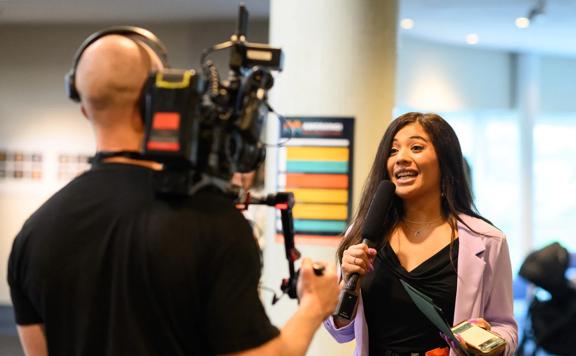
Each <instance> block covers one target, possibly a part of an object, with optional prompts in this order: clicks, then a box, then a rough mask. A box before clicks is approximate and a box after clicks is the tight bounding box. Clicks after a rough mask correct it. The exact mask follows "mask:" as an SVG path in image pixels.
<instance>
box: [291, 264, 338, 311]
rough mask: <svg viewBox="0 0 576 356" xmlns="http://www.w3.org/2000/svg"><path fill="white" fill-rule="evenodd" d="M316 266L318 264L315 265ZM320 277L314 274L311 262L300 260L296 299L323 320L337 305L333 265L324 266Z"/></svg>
mask: <svg viewBox="0 0 576 356" xmlns="http://www.w3.org/2000/svg"><path fill="white" fill-rule="evenodd" d="M317 264H318V263H317ZM322 265H324V266H325V268H324V272H323V274H322V275H320V276H319V275H317V274H316V273H314V269H313V266H312V261H311V260H310V259H309V258H303V259H302V265H301V266H300V278H299V279H298V297H299V298H300V303H301V305H303V306H306V307H308V306H309V307H311V308H310V310H312V311H315V312H317V313H319V315H320V317H321V318H320V320H324V319H325V318H327V317H328V316H329V315H331V314H332V313H333V312H334V309H336V305H337V304H338V294H339V291H340V288H339V287H338V276H337V274H336V268H335V266H334V265H333V264H324V263H322Z"/></svg>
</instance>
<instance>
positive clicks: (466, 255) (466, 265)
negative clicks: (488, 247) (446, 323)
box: [454, 223, 486, 324]
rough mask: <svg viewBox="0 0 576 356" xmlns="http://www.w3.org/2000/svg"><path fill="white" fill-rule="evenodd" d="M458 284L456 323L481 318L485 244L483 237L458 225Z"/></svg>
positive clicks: (455, 309)
mask: <svg viewBox="0 0 576 356" xmlns="http://www.w3.org/2000/svg"><path fill="white" fill-rule="evenodd" d="M458 239H459V247H458V282H457V287H456V304H455V307H454V323H455V324H456V323H459V322H461V321H464V320H467V319H469V318H471V317H472V316H473V315H475V316H481V314H480V306H481V298H482V288H483V285H482V276H483V275H484V267H485V265H486V262H484V258H483V252H484V250H485V245H484V242H483V241H482V237H481V236H476V235H473V233H472V232H471V231H470V230H469V229H468V228H467V227H466V226H464V225H462V224H461V223H458Z"/></svg>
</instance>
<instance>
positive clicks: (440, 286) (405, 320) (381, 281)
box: [362, 239, 458, 355]
mask: <svg viewBox="0 0 576 356" xmlns="http://www.w3.org/2000/svg"><path fill="white" fill-rule="evenodd" d="M450 251H452V260H450ZM457 263H458V239H456V240H455V241H454V243H453V244H452V248H450V245H447V246H446V247H444V248H443V249H442V250H441V251H439V252H438V253H436V254H435V255H434V256H432V257H430V258H429V259H428V260H426V261H424V262H423V263H422V264H420V265H419V266H418V267H416V268H415V269H413V270H412V271H410V272H407V271H406V270H405V269H404V267H402V265H401V264H400V261H399V260H398V256H396V254H395V253H394V250H392V248H391V247H390V245H389V244H387V245H386V246H384V247H383V248H382V249H381V250H380V251H378V254H377V255H376V258H375V261H374V271H373V272H372V273H369V274H367V275H366V276H365V278H364V279H363V280H362V298H363V303H364V304H363V305H364V315H365V317H366V322H367V325H368V335H369V349H370V354H371V355H382V354H383V350H392V351H396V352H411V351H412V352H416V351H418V352H423V351H427V350H431V349H434V348H436V347H445V346H446V343H445V341H444V340H443V339H442V338H441V337H440V335H439V331H438V329H437V328H436V327H435V326H434V325H433V324H432V323H431V322H430V321H429V320H428V319H427V318H426V317H425V316H424V314H422V312H420V310H418V308H417V307H416V305H415V304H414V302H412V300H411V299H410V297H409V296H408V294H407V293H406V291H405V290H404V288H403V287H402V285H401V284H400V280H399V278H402V279H403V280H405V281H406V282H408V283H409V284H411V285H412V286H413V287H415V288H416V289H418V290H419V291H421V292H423V293H424V294H426V295H428V296H429V297H431V298H432V300H433V301H434V303H435V304H437V305H438V306H439V307H440V308H441V309H442V310H443V312H444V315H445V317H446V320H447V322H448V323H449V325H452V324H453V319H454V304H455V300H456V267H457Z"/></svg>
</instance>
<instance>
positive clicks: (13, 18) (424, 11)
mask: <svg viewBox="0 0 576 356" xmlns="http://www.w3.org/2000/svg"><path fill="white" fill-rule="evenodd" d="M242 1H243V2H244V3H245V4H246V5H247V7H248V10H249V11H250V17H251V18H266V17H267V16H268V12H269V9H270V5H269V0H242ZM282 1H290V0H282ZM310 1H314V0H310ZM349 1H360V0H349ZM363 1H365V0H363ZM375 1H387V0H375ZM399 1H400V4H401V6H400V8H401V9H400V17H401V18H403V17H410V18H412V19H413V20H414V22H415V26H414V28H413V29H412V30H401V33H402V34H407V35H410V36H416V37H423V38H426V39H430V40H434V41H440V42H448V43H454V44H462V45H464V44H465V38H466V35H468V34H469V33H476V34H477V35H478V36H479V42H478V44H477V45H476V46H477V47H489V48H499V49H504V50H511V51H524V52H530V51H532V52H543V53H549V54H557V55H567V56H573V57H576V0H399ZM538 1H544V3H545V14H544V15H542V16H539V18H537V21H534V22H533V24H532V25H531V26H530V27H529V28H527V29H518V28H516V26H515V25H514V20H515V18H516V17H519V16H526V15H527V14H528V12H529V10H530V9H531V8H532V7H534V6H535V5H536V4H537V3H538ZM239 2H240V0H238V1H232V0H0V25H2V24H33V23H90V22H114V23H120V22H126V23H132V22H174V21H193V20H199V19H224V18H230V19H232V18H235V17H236V14H237V10H238V5H237V4H238V3H239Z"/></svg>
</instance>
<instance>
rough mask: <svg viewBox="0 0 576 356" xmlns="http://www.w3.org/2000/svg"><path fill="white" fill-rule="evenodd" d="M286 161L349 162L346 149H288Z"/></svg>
mask: <svg viewBox="0 0 576 356" xmlns="http://www.w3.org/2000/svg"><path fill="white" fill-rule="evenodd" d="M286 159H288V160H294V161H339V162H343V161H348V148H345V147H288V148H287V149H286Z"/></svg>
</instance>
